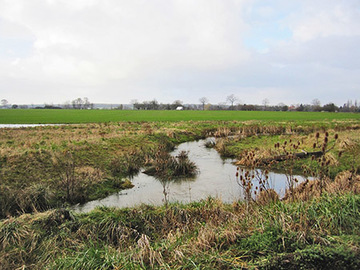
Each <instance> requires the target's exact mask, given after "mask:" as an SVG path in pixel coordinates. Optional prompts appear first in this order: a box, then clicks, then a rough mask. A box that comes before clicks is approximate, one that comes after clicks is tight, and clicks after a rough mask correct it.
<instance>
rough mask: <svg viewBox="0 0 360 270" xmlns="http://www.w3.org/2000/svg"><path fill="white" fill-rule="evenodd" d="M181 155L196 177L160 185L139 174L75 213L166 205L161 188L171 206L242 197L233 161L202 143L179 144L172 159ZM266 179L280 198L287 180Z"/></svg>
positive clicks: (277, 176) (278, 177)
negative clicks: (126, 186)
mask: <svg viewBox="0 0 360 270" xmlns="http://www.w3.org/2000/svg"><path fill="white" fill-rule="evenodd" d="M210 140H211V139H210ZM181 151H187V152H188V154H189V158H190V160H191V161H193V162H195V163H196V165H197V166H198V169H199V174H198V176H197V177H195V178H193V179H183V180H177V181H174V182H169V183H166V184H162V183H161V182H160V181H158V180H157V179H155V178H154V177H152V176H148V175H146V174H144V173H140V174H138V175H137V176H135V177H134V178H133V179H132V183H133V184H134V185H135V186H134V188H132V189H129V190H123V191H120V192H119V193H116V194H113V195H111V196H109V197H107V198H104V199H102V200H95V201H91V202H88V203H86V204H84V205H79V206H76V207H75V209H76V210H77V211H82V212H87V211H90V210H92V209H94V208H95V207H96V206H116V207H133V206H137V205H140V204H142V203H144V204H153V205H161V204H163V203H164V201H165V196H164V188H165V192H166V193H167V196H168V199H169V201H170V202H182V203H188V202H191V201H200V200H202V199H206V198H207V197H213V198H219V199H221V200H222V201H223V202H226V203H232V202H234V201H237V200H239V198H242V197H243V195H242V189H241V187H240V186H239V184H238V183H237V180H236V169H237V167H236V166H235V165H233V161H234V160H232V159H222V158H221V157H220V155H219V153H218V152H217V151H216V150H215V149H212V148H206V147H205V140H199V141H193V142H186V143H182V144H180V145H179V146H178V147H177V149H176V150H175V151H174V152H173V153H172V155H177V154H178V153H179V152H181ZM269 176H270V181H269V185H270V187H271V188H274V189H275V190H276V191H277V193H278V194H279V195H280V196H283V195H284V193H285V188H286V187H287V182H286V176H285V175H283V174H277V173H270V175H269ZM298 178H299V179H303V178H302V177H298ZM254 184H255V185H256V182H255V183H254Z"/></svg>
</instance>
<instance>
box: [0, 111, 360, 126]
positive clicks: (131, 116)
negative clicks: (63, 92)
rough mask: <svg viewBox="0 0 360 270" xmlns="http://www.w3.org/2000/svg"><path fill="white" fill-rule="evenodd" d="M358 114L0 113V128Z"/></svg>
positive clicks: (343, 117)
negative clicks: (23, 125)
mask: <svg viewBox="0 0 360 270" xmlns="http://www.w3.org/2000/svg"><path fill="white" fill-rule="evenodd" d="M351 119H353V120H360V114H353V113H328V112H269V111H146V110H143V111H130V110H56V109H55V110H49V109H47V110H46V109H31V110H21V109H16V110H10V109H4V110H0V124H78V123H104V122H123V121H131V122H133V121H136V122H138V121H146V122H153V121H170V122H176V121H250V120H255V121H296V122H298V121H300V122H303V121H305V122H307V121H328V122H330V121H334V120H351Z"/></svg>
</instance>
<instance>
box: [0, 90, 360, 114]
mask: <svg viewBox="0 0 360 270" xmlns="http://www.w3.org/2000/svg"><path fill="white" fill-rule="evenodd" d="M198 101H199V103H198V104H184V103H183V101H181V100H175V101H174V102H172V103H159V102H158V101H157V100H156V99H153V100H150V101H142V102H139V101H138V100H132V101H131V106H129V105H126V104H124V105H123V104H120V105H116V106H112V105H111V106H109V105H107V106H104V107H100V108H108V109H114V110H123V109H134V110H179V109H180V110H236V111H299V112H321V111H324V112H360V102H358V101H357V100H355V101H352V100H348V101H347V102H346V103H344V104H343V105H342V106H337V105H335V104H334V103H332V102H329V103H327V104H325V105H321V103H320V101H319V100H318V99H314V100H313V101H312V102H311V104H292V105H286V104H284V103H279V104H277V105H270V102H269V100H268V99H267V98H265V99H264V100H263V101H262V104H261V105H259V104H246V103H242V102H241V101H240V100H239V99H238V98H237V97H236V96H235V95H234V94H232V95H229V96H227V98H226V101H225V102H220V103H218V104H211V103H210V102H209V99H208V98H207V97H201V98H199V100H198ZM97 105H98V106H97V107H95V104H94V103H92V102H90V101H89V99H88V98H87V97H84V98H76V99H74V100H72V101H66V102H65V103H64V104H62V105H60V104H59V105H53V104H45V105H44V106H34V105H31V106H30V105H17V104H10V103H9V102H8V101H7V100H6V99H2V100H1V107H0V108H2V109H28V108H35V109H77V110H86V109H95V108H99V104H97Z"/></svg>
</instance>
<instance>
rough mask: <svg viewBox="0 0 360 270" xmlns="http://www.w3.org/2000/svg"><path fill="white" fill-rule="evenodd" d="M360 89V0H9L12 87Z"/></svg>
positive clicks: (274, 98)
mask: <svg viewBox="0 0 360 270" xmlns="http://www.w3.org/2000/svg"><path fill="white" fill-rule="evenodd" d="M230 94H234V95H236V96H237V97H238V98H239V100H241V102H242V103H247V104H250V103H257V104H261V103H262V101H263V100H264V99H265V98H266V99H268V100H269V101H270V104H272V105H276V104H278V103H280V102H283V103H286V104H289V105H290V104H297V103H311V102H312V100H313V99H319V100H320V101H321V103H322V104H326V103H328V102H334V103H336V104H338V105H342V104H343V103H345V102H346V101H347V100H348V99H352V100H355V99H357V100H360V1H359V0H291V1H289V0H269V1H264V0H126V1H125V0H0V99H7V100H8V101H9V103H11V104H15V103H16V104H25V103H26V104H31V103H35V104H37V103H40V104H43V103H54V104H58V103H64V102H66V101H67V100H73V99H75V98H77V97H81V98H83V97H88V98H89V100H90V101H91V102H94V103H130V101H131V100H133V99H137V100H138V101H144V100H152V99H156V100H158V101H159V102H162V103H168V102H171V103H172V102H173V101H174V100H182V101H183V102H184V103H199V98H201V97H203V96H205V97H207V98H208V99H209V101H210V103H212V104H218V103H221V102H225V101H226V97H227V96H228V95H230Z"/></svg>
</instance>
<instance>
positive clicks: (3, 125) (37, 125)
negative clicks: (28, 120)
mask: <svg viewBox="0 0 360 270" xmlns="http://www.w3.org/2000/svg"><path fill="white" fill-rule="evenodd" d="M61 125H63V124H0V128H24V127H44V126H61Z"/></svg>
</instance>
